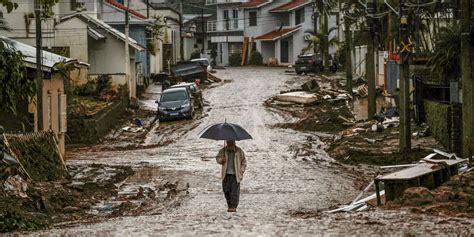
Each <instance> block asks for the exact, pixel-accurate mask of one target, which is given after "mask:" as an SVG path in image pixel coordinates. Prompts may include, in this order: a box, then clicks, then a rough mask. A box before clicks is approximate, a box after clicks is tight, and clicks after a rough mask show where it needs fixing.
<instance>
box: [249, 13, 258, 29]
mask: <svg viewBox="0 0 474 237" xmlns="http://www.w3.org/2000/svg"><path fill="white" fill-rule="evenodd" d="M249 26H257V12H249Z"/></svg>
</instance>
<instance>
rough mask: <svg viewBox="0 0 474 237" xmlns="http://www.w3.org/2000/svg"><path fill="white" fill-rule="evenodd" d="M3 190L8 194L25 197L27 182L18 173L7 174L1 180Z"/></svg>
mask: <svg viewBox="0 0 474 237" xmlns="http://www.w3.org/2000/svg"><path fill="white" fill-rule="evenodd" d="M3 190H4V191H5V192H6V193H7V194H8V195H10V196H17V197H21V198H26V197H28V195H27V194H26V191H28V183H27V182H26V181H25V180H24V179H23V178H21V176H19V175H14V176H9V177H8V178H7V179H6V180H5V182H3Z"/></svg>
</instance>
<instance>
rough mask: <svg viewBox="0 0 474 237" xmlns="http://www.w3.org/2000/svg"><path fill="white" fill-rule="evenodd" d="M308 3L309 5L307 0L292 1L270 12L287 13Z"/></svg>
mask: <svg viewBox="0 0 474 237" xmlns="http://www.w3.org/2000/svg"><path fill="white" fill-rule="evenodd" d="M308 3H310V2H309V1H308V0H292V1H291V2H289V3H285V4H283V5H281V6H278V7H276V8H273V9H271V10H270V12H288V11H292V10H295V9H296V8H298V7H302V6H304V5H306V4H308Z"/></svg>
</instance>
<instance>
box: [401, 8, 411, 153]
mask: <svg viewBox="0 0 474 237" xmlns="http://www.w3.org/2000/svg"><path fill="white" fill-rule="evenodd" d="M408 10H409V9H408V8H407V6H406V5H405V0H400V37H399V41H400V62H399V64H400V66H399V68H400V152H404V153H407V152H409V151H410V150H411V124H410V58H411V43H410V40H409V30H408V27H409V26H408V25H409V17H408V16H409V14H408Z"/></svg>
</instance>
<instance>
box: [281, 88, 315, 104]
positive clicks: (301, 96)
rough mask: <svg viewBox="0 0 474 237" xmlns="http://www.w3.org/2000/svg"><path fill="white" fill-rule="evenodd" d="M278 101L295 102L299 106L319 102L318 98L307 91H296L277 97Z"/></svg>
mask: <svg viewBox="0 0 474 237" xmlns="http://www.w3.org/2000/svg"><path fill="white" fill-rule="evenodd" d="M276 99H277V100H278V101H283V102H293V103H298V104H311V103H314V102H315V101H316V100H318V97H317V96H316V95H314V94H312V93H308V92H305V91H295V92H288V93H284V94H280V95H277V96H276Z"/></svg>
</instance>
